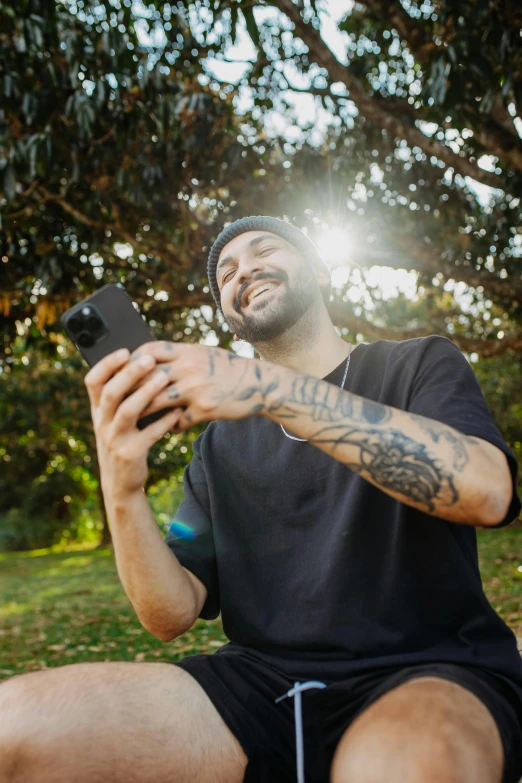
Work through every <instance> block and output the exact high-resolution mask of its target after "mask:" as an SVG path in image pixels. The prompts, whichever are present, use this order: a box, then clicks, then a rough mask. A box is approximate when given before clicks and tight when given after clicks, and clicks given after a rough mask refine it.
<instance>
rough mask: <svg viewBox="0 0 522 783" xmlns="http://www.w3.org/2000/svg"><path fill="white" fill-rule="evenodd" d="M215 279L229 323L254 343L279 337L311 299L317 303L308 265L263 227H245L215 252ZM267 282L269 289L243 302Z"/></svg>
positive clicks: (316, 284)
mask: <svg viewBox="0 0 522 783" xmlns="http://www.w3.org/2000/svg"><path fill="white" fill-rule="evenodd" d="M317 274H318V276H319V277H321V276H322V273H321V272H318V273H317ZM216 278H217V283H218V288H219V291H220V294H221V309H222V310H223V315H224V316H225V319H226V321H227V323H228V325H229V327H230V328H231V329H232V331H233V332H234V334H236V335H237V336H238V337H239V338H240V339H242V340H246V341H247V342H249V343H253V344H255V343H258V342H266V341H268V340H274V339H276V338H277V337H280V336H281V335H282V334H284V332H286V331H287V330H288V329H290V328H291V327H292V326H294V325H295V324H296V323H297V321H298V320H299V319H300V318H301V317H302V315H303V314H304V313H305V312H306V311H307V310H308V309H309V308H310V306H311V305H312V304H313V303H314V302H320V301H322V297H321V292H320V289H319V282H318V277H316V273H315V271H314V269H313V268H312V267H311V265H310V264H309V263H308V262H307V261H306V260H305V259H304V258H303V257H302V255H301V253H300V252H299V251H298V250H297V248H295V247H294V246H293V245H291V244H290V243H289V242H287V241H286V240H285V239H283V238H282V237H279V236H277V235H276V234H271V233H270V232H268V231H247V232H245V233H244V234H240V235H239V236H238V237H235V238H234V239H231V240H230V242H228V244H226V245H225V247H224V248H223V250H222V251H221V253H220V255H219V259H218V263H217V266H216ZM320 282H321V283H322V282H323V281H322V280H321V281H320ZM324 282H326V281H324ZM267 283H270V284H271V288H270V290H266V291H263V292H262V293H259V294H258V295H257V296H255V297H254V298H253V299H251V300H250V301H248V297H249V296H250V295H251V294H252V293H253V292H255V291H256V289H257V288H259V286H261V285H264V284H267Z"/></svg>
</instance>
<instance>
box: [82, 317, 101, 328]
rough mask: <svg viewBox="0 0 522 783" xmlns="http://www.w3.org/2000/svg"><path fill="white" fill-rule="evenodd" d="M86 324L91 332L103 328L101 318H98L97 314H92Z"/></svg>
mask: <svg viewBox="0 0 522 783" xmlns="http://www.w3.org/2000/svg"><path fill="white" fill-rule="evenodd" d="M85 326H86V328H87V329H89V330H90V331H91V332H97V331H98V329H100V328H101V326H102V324H101V321H100V319H99V318H96V316H95V315H90V316H89V317H88V318H87V321H86V322H85Z"/></svg>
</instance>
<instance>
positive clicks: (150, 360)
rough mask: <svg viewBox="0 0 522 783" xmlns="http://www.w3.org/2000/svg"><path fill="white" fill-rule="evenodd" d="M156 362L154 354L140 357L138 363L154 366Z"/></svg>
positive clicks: (144, 365)
mask: <svg viewBox="0 0 522 783" xmlns="http://www.w3.org/2000/svg"><path fill="white" fill-rule="evenodd" d="M154 363H155V362H154V359H153V357H152V356H142V357H141V359H138V364H140V365H141V366H142V367H152V365H153V364H154Z"/></svg>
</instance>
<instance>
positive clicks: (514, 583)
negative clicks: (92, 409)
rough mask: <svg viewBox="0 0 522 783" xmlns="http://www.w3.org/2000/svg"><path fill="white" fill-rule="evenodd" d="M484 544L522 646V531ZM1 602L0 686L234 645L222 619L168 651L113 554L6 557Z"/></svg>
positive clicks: (489, 581) (499, 601)
mask: <svg viewBox="0 0 522 783" xmlns="http://www.w3.org/2000/svg"><path fill="white" fill-rule="evenodd" d="M478 540H479V553H480V564H481V572H482V578H483V582H484V589H485V592H486V595H487V596H488V598H489V600H490V602H491V604H492V606H493V607H494V608H495V610H496V611H497V612H498V613H499V615H500V616H501V617H502V619H503V620H504V621H505V622H506V623H507V624H508V625H509V626H510V627H511V628H512V629H513V631H514V632H515V634H516V635H517V636H518V637H520V638H521V646H522V525H514V526H511V527H508V528H505V529H502V530H489V531H488V530H479V531H478ZM0 596H2V599H1V600H2V603H1V604H0V680H1V679H6V678H7V677H10V676H12V675H14V674H20V673H21V672H25V671H34V670H37V669H43V668H47V667H54V666H61V665H64V664H67V663H77V662H80V661H167V662H168V661H174V660H179V659H181V658H183V657H185V656H186V655H189V654H195V653H199V652H203V653H212V652H215V650H216V649H217V648H218V647H221V646H222V645H223V644H224V643H225V642H226V638H225V636H224V634H223V630H222V627H221V622H220V620H219V619H218V620H215V621H212V622H205V621H203V620H198V622H197V623H196V625H195V626H194V628H192V629H191V630H190V631H189V632H188V633H186V634H184V635H183V636H181V637H179V638H178V639H175V640H174V641H172V642H169V643H167V644H165V643H164V642H161V641H159V640H158V639H156V638H155V637H153V636H152V635H151V634H149V633H148V632H147V631H145V630H144V629H143V628H142V626H141V625H140V623H139V621H138V620H137V618H136V616H135V614H134V610H133V608H132V606H131V604H130V602H129V600H128V599H127V597H126V595H125V593H124V591H123V588H122V586H121V584H120V581H119V578H118V574H117V571H116V566H115V562H114V555H113V552H112V550H110V549H85V548H84V549H77V550H69V551H65V552H58V551H52V550H37V551H33V552H19V553H12V554H0Z"/></svg>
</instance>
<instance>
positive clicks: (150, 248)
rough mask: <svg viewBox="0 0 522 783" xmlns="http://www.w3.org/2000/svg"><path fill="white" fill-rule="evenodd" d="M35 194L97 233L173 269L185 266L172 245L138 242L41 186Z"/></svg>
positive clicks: (134, 237) (130, 235) (118, 227)
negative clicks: (122, 242)
mask: <svg viewBox="0 0 522 783" xmlns="http://www.w3.org/2000/svg"><path fill="white" fill-rule="evenodd" d="M35 192H37V193H38V192H39V193H40V194H41V195H42V196H43V201H44V202H45V201H53V202H54V203H55V204H58V205H59V206H60V207H61V208H62V209H63V211H64V212H67V214H68V215H71V217H73V218H75V220H78V221H79V222H80V223H83V224H84V225H86V226H89V227H90V228H94V229H96V230H97V231H103V232H105V231H110V232H111V234H114V235H115V241H117V240H118V239H121V240H123V241H124V242H128V243H129V244H130V245H132V247H134V248H135V249H136V250H139V251H140V252H141V253H148V254H150V255H152V256H156V258H160V259H161V260H162V261H165V262H166V263H168V264H169V265H171V266H173V267H174V268H175V269H185V268H186V264H184V263H183V262H182V258H181V254H180V252H179V248H176V247H175V246H174V245H172V244H170V243H166V244H165V245H164V247H163V248H158V247H156V246H154V245H151V244H149V243H147V242H139V241H138V240H137V239H136V235H135V234H132V233H130V232H129V231H127V230H126V229H124V228H123V226H121V225H120V224H119V223H104V222H103V221H101V220H96V219H94V218H91V217H89V216H88V215H84V214H83V212H80V211H79V210H78V209H76V207H73V206H72V204H69V202H68V201H66V200H65V199H64V198H62V197H61V196H59V195H58V194H56V193H50V192H49V191H48V190H47V189H46V188H45V187H44V186H43V185H39V187H38V188H37V190H36V191H35Z"/></svg>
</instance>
